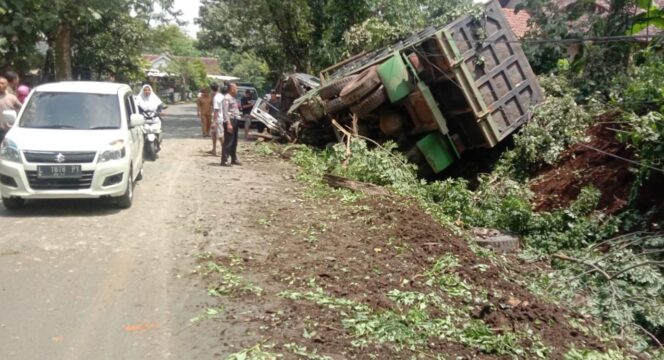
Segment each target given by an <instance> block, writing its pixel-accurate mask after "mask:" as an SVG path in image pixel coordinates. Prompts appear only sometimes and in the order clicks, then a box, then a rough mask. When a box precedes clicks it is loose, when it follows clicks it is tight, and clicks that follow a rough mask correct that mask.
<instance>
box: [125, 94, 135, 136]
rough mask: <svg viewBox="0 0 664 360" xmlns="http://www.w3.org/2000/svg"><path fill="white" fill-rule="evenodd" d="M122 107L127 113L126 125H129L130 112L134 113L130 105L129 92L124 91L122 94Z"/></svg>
mask: <svg viewBox="0 0 664 360" xmlns="http://www.w3.org/2000/svg"><path fill="white" fill-rule="evenodd" d="M124 107H125V115H127V127H128V128H130V127H131V114H133V113H134V107H133V106H132V99H131V93H126V94H125V96H124Z"/></svg>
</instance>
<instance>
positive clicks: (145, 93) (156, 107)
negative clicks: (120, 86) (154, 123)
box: [136, 84, 163, 113]
mask: <svg viewBox="0 0 664 360" xmlns="http://www.w3.org/2000/svg"><path fill="white" fill-rule="evenodd" d="M162 104H163V103H162V102H161V99H159V96H157V94H155V93H154V92H153V91H152V86H150V85H147V84H146V85H143V88H142V89H141V94H140V95H139V96H138V98H137V99H136V105H138V107H139V108H141V109H142V110H143V111H154V112H156V113H160V112H161V108H162Z"/></svg>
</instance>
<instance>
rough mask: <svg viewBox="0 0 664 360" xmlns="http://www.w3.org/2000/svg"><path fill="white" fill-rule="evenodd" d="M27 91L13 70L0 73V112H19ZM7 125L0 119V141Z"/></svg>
mask: <svg viewBox="0 0 664 360" xmlns="http://www.w3.org/2000/svg"><path fill="white" fill-rule="evenodd" d="M29 93H30V88H29V87H27V86H26V85H20V79H19V77H18V74H16V73H15V72H13V71H7V72H6V73H5V74H4V75H0V114H2V112H4V111H5V110H14V111H16V112H19V110H21V106H23V105H22V104H23V102H24V101H25V98H26V97H27V96H28V94H29ZM9 127H10V124H7V123H6V122H5V121H3V120H2V119H0V142H1V141H2V139H4V137H5V134H6V133H7V131H9Z"/></svg>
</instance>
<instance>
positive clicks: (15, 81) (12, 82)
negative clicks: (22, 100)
mask: <svg viewBox="0 0 664 360" xmlns="http://www.w3.org/2000/svg"><path fill="white" fill-rule="evenodd" d="M5 78H6V79H7V82H9V87H8V88H7V92H8V93H10V94H12V95H14V96H16V91H17V90H18V85H19V82H20V81H21V80H20V79H19V77H18V74H17V73H16V72H14V71H7V72H6V73H5Z"/></svg>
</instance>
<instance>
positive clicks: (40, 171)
mask: <svg viewBox="0 0 664 360" xmlns="http://www.w3.org/2000/svg"><path fill="white" fill-rule="evenodd" d="M37 177H38V178H41V179H60V178H79V177H81V165H43V166H37Z"/></svg>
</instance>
